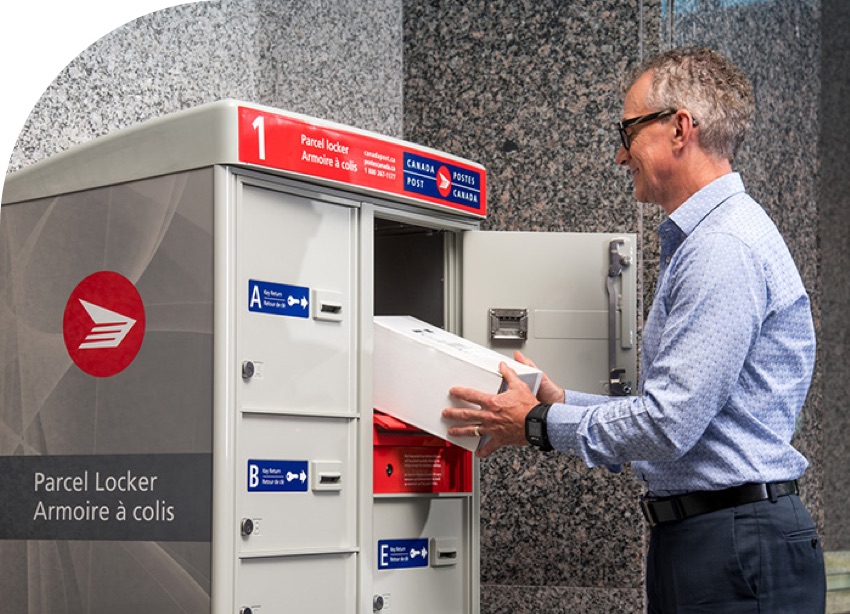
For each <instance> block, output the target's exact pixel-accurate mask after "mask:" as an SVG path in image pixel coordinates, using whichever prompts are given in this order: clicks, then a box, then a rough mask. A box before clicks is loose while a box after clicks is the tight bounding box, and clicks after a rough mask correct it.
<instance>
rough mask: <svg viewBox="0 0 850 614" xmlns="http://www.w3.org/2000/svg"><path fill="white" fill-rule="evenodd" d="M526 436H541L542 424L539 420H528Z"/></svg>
mask: <svg viewBox="0 0 850 614" xmlns="http://www.w3.org/2000/svg"><path fill="white" fill-rule="evenodd" d="M528 436H529V437H535V438H537V439H539V438H540V437H543V424H542V423H540V422H529V423H528Z"/></svg>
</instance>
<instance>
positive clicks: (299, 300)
mask: <svg viewBox="0 0 850 614" xmlns="http://www.w3.org/2000/svg"><path fill="white" fill-rule="evenodd" d="M286 300H287V303H289V306H290V307H292V306H293V305H298V304H299V303H300V304H301V308H302V309H307V297H306V296H302V297H301V298H298V297H297V296H289V298H287V299H286Z"/></svg>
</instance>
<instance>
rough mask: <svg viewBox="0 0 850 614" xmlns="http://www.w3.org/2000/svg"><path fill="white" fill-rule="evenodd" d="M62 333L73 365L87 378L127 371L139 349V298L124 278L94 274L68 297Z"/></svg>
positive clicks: (141, 325)
mask: <svg viewBox="0 0 850 614" xmlns="http://www.w3.org/2000/svg"><path fill="white" fill-rule="evenodd" d="M62 332H63V335H64V337H65V348H66V349H67V350H68V355H69V356H70V357H71V360H73V361H74V364H76V365H77V366H78V367H79V368H80V369H82V370H83V371H85V372H86V373H88V374H89V375H93V376H95V377H112V376H113V375H116V374H118V373H120V372H121V371H123V370H124V369H126V368H127V367H128V366H129V365H130V363H131V362H133V360H134V359H135V358H136V355H137V354H138V353H139V350H140V349H141V347H142V341H143V340H144V337H145V307H144V304H143V303H142V297H141V296H140V295H139V292H138V290H136V287H135V286H134V285H133V283H132V282H131V281H130V280H129V279H127V278H126V277H124V276H123V275H120V274H118V273H115V272H113V271H100V272H98V273H93V274H92V275H89V276H88V277H86V278H85V279H84V280H83V281H81V282H80V283H79V284H77V287H76V288H74V291H73V292H71V296H70V297H68V302H67V303H66V304H65V316H64V318H63V321H62Z"/></svg>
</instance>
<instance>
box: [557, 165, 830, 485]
mask: <svg viewBox="0 0 850 614" xmlns="http://www.w3.org/2000/svg"><path fill="white" fill-rule="evenodd" d="M658 232H659V235H660V238H661V267H660V271H659V277H658V285H657V287H656V292H655V299H654V301H653V303H652V308H651V310H650V313H649V317H648V318H647V321H646V326H645V329H644V334H643V356H642V361H643V367H642V372H641V378H640V385H639V387H638V392H637V395H636V396H633V397H606V396H602V395H590V394H584V393H579V392H573V391H567V393H566V395H565V399H564V403H563V404H560V403H559V404H555V405H553V406H552V408H551V410H550V411H549V415H548V421H547V426H548V430H549V438H550V440H551V442H552V445H553V446H554V447H555V448H556V449H557V450H560V451H561V452H566V453H569V454H575V455H577V456H580V457H581V458H582V459H583V460H584V462H585V463H587V465H589V466H591V467H593V466H598V465H607V466H609V467H610V468H612V469H615V466H617V465H620V464H622V463H625V462H629V461H631V462H632V469H633V470H634V472H635V473H636V475H637V476H638V477H640V478H642V479H643V480H645V481H646V483H647V488H648V490H649V491H650V492H651V493H653V494H656V495H669V494H674V493H680V492H687V491H694V490H717V489H721V488H728V487H730V486H737V485H739V484H743V483H746V482H774V481H781V480H791V479H795V478H798V477H799V476H800V475H802V473H803V471H804V470H805V469H806V466H807V465H808V463H807V461H806V459H805V458H804V457H803V456H802V455H801V454H800V453H799V452H798V451H797V450H795V449H794V448H793V447H792V446H791V444H790V441H791V436H792V435H793V434H794V426H795V423H796V419H797V416H798V415H799V413H800V409H801V408H802V406H803V402H804V401H805V399H806V394H807V393H808V389H809V384H810V382H811V376H812V369H813V365H814V359H815V334H814V326H813V324H812V315H811V308H810V305H809V298H808V295H807V294H806V290H805V288H804V287H803V283H802V281H801V280H800V275H799V273H798V272H797V268H796V266H795V265H794V261H793V259H792V258H791V254H790V253H789V252H788V248H787V246H786V245H785V242H784V241H783V239H782V237H781V236H780V234H779V231H778V230H777V229H776V227H775V226H774V224H773V222H772V221H771V220H770V218H769V217H768V216H767V214H766V213H765V212H764V210H763V209H762V208H761V206H759V204H758V203H756V202H755V201H754V200H753V199H752V198H750V197H749V196H748V195H747V194H746V192H745V191H744V184H743V182H742V181H741V177H740V175H738V174H737V173H730V174H728V175H725V176H723V177H721V178H720V179H717V180H716V181H714V182H712V183H711V184H709V185H707V186H706V187H704V188H703V189H702V190H700V191H699V192H697V193H696V194H694V195H693V196H692V197H691V198H689V199H688V200H687V201H685V202H684V203H683V204H682V205H681V206H680V207H679V208H678V209H676V210H675V211H674V212H673V213H672V215H670V216H669V218H668V219H666V220H665V221H664V223H662V224H661V226H660V227H659V229H658Z"/></svg>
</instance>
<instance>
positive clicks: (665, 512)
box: [640, 480, 799, 527]
mask: <svg viewBox="0 0 850 614" xmlns="http://www.w3.org/2000/svg"><path fill="white" fill-rule="evenodd" d="M798 492H799V490H798V488H797V480H791V481H790V482H773V483H771V484H742V485H741V486H734V487H732V488H727V489H725V490H705V491H699V492H689V493H685V494H684V495H675V496H673V497H663V498H659V499H654V498H651V497H644V498H642V499H641V500H640V507H641V510H643V515H644V516H645V517H646V521H647V522H648V523H649V525H650V526H652V527H654V526H656V525H659V524H664V523H667V522H676V521H677V520H684V519H685V518H690V517H691V516H698V515H699V514H708V513H709V512H716V511H717V510H722V509H726V508H730V507H735V506H736V505H744V504H746V503H755V502H756V501H764V500H765V499H770V500H771V501H776V498H777V497H784V496H786V495H796V494H797V493H798Z"/></svg>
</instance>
